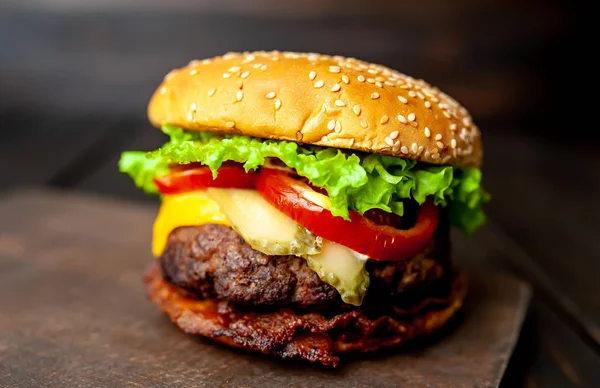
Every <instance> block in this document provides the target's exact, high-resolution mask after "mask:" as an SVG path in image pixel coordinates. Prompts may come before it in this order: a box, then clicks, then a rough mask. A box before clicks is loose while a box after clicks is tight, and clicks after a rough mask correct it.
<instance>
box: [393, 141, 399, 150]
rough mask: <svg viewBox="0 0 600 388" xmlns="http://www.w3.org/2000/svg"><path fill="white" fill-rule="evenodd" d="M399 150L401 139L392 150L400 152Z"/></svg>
mask: <svg viewBox="0 0 600 388" xmlns="http://www.w3.org/2000/svg"><path fill="white" fill-rule="evenodd" d="M398 150H400V142H399V141H397V142H396V143H394V146H393V147H392V151H394V152H398Z"/></svg>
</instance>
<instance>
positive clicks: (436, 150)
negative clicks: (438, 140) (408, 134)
mask: <svg viewBox="0 0 600 388" xmlns="http://www.w3.org/2000/svg"><path fill="white" fill-rule="evenodd" d="M438 152H440V150H438V149H437V148H435V147H434V148H433V149H432V150H431V153H432V154H437V153H438Z"/></svg>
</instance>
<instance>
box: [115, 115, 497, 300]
mask: <svg viewBox="0 0 600 388" xmlns="http://www.w3.org/2000/svg"><path fill="white" fill-rule="evenodd" d="M163 131H164V132H165V133H166V134H167V135H169V136H170V141H169V142H168V143H166V144H165V145H164V146H163V147H161V148H160V149H158V150H156V151H153V152H149V153H145V152H138V151H133V152H126V153H124V154H123V155H122V157H121V160H120V162H119V165H120V170H121V171H122V172H125V173H127V174H129V175H130V176H131V178H132V179H133V180H134V181H135V183H136V184H137V185H138V186H139V187H141V188H143V189H144V190H145V191H147V192H150V193H159V194H161V196H162V205H161V209H160V211H159V215H158V217H157V219H156V221H155V224H154V238H153V246H152V249H153V253H154V255H155V256H157V257H159V258H160V263H161V267H162V270H163V276H164V277H165V278H166V279H167V280H169V281H171V282H172V283H173V284H175V285H178V286H180V287H182V288H185V289H187V290H190V291H193V292H195V293H196V294H197V295H198V296H199V297H203V298H208V297H211V298H212V297H214V298H217V299H224V300H228V301H231V302H232V303H237V304H239V305H252V306H266V305H268V306H273V305H274V306H294V307H298V308H304V307H308V306H313V307H318V306H334V305H336V306H339V305H343V304H351V305H361V304H362V303H363V300H368V301H369V304H370V305H372V304H378V302H382V303H384V302H385V303H388V304H389V303H392V304H395V305H398V304H401V303H402V298H403V297H404V299H406V298H408V296H409V295H410V292H408V291H409V290H410V289H411V287H413V288H414V287H417V285H418V284H421V285H422V284H425V283H427V282H430V281H431V282H441V283H443V279H444V275H443V273H444V268H447V267H448V263H447V260H445V259H444V257H445V256H446V255H445V253H443V252H447V249H446V248H445V247H444V249H441V250H440V248H439V246H440V243H439V241H440V239H441V240H442V241H445V240H447V234H448V226H449V225H448V224H452V225H455V226H457V227H459V228H461V229H462V230H464V231H465V232H467V233H471V232H473V231H474V230H475V229H477V228H478V227H479V226H480V225H482V224H483V223H484V222H485V215H484V213H483V211H482V205H483V204H484V203H485V202H486V201H487V200H488V194H487V193H486V192H485V191H484V190H483V188H482V187H481V184H480V181H481V172H480V170H478V169H476V168H460V167H455V166H437V165H430V164H425V163H418V162H415V161H413V160H409V159H403V158H397V157H391V156H385V155H378V154H371V153H361V152H356V151H348V150H341V149H337V148H324V147H316V146H306V145H299V144H298V143H296V142H288V141H277V140H264V139H257V138H250V137H247V136H241V135H225V136H224V135H214V134H210V133H204V132H185V131H183V130H181V129H179V128H174V127H171V126H164V127H163ZM442 245H443V244H442ZM440 252H442V253H440ZM414 268H418V269H419V270H418V271H414ZM411 269H413V271H411ZM446 272H447V271H446ZM446 278H447V276H446ZM390 279H392V280H390ZM441 283H440V284H441ZM429 288H430V289H431V288H432V286H431V285H429ZM433 288H435V287H433ZM417 289H418V287H417ZM400 291H402V292H400ZM417 293H418V292H417ZM401 294H402V296H400V295H401ZM367 295H368V297H367Z"/></svg>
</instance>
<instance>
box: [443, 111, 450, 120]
mask: <svg viewBox="0 0 600 388" xmlns="http://www.w3.org/2000/svg"><path fill="white" fill-rule="evenodd" d="M442 113H443V114H444V116H446V118H450V113H448V111H447V110H445V111H443V112H442Z"/></svg>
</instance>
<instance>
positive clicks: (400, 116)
mask: <svg viewBox="0 0 600 388" xmlns="http://www.w3.org/2000/svg"><path fill="white" fill-rule="evenodd" d="M398 121H400V122H401V123H402V124H406V123H408V120H406V117H404V116H402V115H398Z"/></svg>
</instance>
